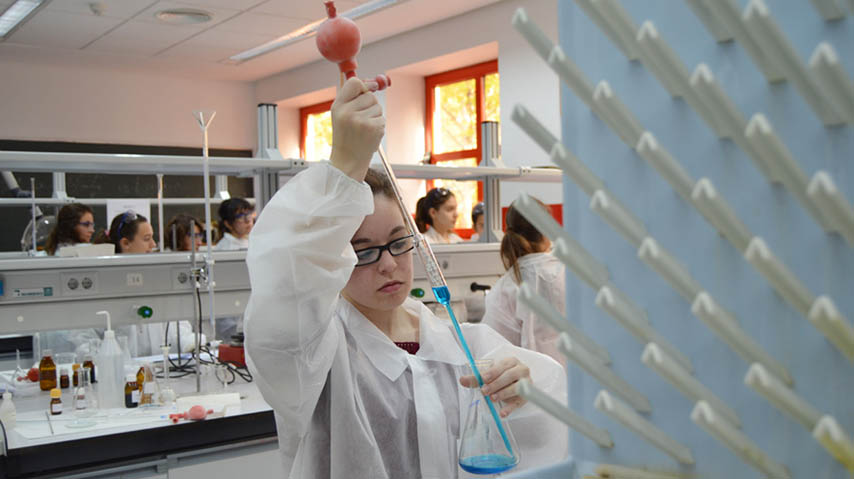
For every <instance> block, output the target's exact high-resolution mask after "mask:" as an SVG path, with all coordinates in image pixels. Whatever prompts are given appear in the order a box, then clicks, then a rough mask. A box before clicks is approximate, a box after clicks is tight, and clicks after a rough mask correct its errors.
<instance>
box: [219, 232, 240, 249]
mask: <svg viewBox="0 0 854 479" xmlns="http://www.w3.org/2000/svg"><path fill="white" fill-rule="evenodd" d="M248 247H249V238H238V237H236V236H234V235H233V234H231V233H228V232H226V233H225V234H224V235H222V238H220V240H219V241H217V243H216V244H215V245H214V247H213V249H214V251H233V250H237V249H246V248H248Z"/></svg>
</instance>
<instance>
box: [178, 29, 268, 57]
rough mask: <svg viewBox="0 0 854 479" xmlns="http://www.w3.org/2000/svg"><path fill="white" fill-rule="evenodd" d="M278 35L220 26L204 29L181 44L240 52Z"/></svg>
mask: <svg viewBox="0 0 854 479" xmlns="http://www.w3.org/2000/svg"><path fill="white" fill-rule="evenodd" d="M274 38H278V35H256V34H251V33H249V34H247V33H238V32H229V31H223V30H222V29H221V27H220V26H217V27H216V28H212V29H210V30H206V31H204V32H202V33H200V34H198V35H196V36H195V37H193V38H190V39H189V40H187V41H186V42H184V43H183V44H186V45H190V46H199V47H206V48H232V49H235V50H237V52H238V53H239V52H242V51H243V50H247V49H249V48H252V47H255V46H258V45H261V44H263V43H267V42H269V41H270V40H273V39H274Z"/></svg>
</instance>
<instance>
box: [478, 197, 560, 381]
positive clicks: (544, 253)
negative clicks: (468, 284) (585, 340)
mask: <svg viewBox="0 0 854 479" xmlns="http://www.w3.org/2000/svg"><path fill="white" fill-rule="evenodd" d="M537 201H538V202H539V203H540V205H541V206H542V207H543V208H545V209H547V207H546V205H545V204H544V203H543V202H542V201H539V200H537ZM506 223H507V229H506V230H505V232H504V238H502V239H501V260H502V262H503V263H504V267H505V268H506V269H507V272H506V273H505V274H504V275H503V276H502V277H501V278H500V279H499V280H498V281H497V282H496V283H495V284H494V285H493V286H492V289H490V291H489V293H487V295H486V310H485V311H484V322H485V323H486V324H488V325H489V326H491V327H492V328H493V329H495V330H496V331H498V332H499V333H501V335H502V336H504V337H505V338H507V340H508V341H510V342H511V343H513V344H515V345H517V346H521V347H523V348H526V349H532V350H534V351H539V352H541V353H543V354H547V355H549V356H551V357H552V358H554V359H555V360H556V361H558V362H559V363H561V364H562V365H564V366H566V358H565V357H564V355H563V354H562V353H561V352H560V351H559V350H558V349H557V340H558V334H559V333H558V331H556V330H555V329H554V328H552V327H551V326H550V325H549V324H548V323H546V322H545V321H543V320H541V319H540V318H539V317H538V316H537V314H536V313H534V312H533V311H531V310H530V309H529V308H528V307H527V306H525V305H524V304H522V303H521V302H520V301H519V300H518V296H519V285H520V284H521V283H526V284H528V285H530V287H531V288H532V289H533V290H534V291H535V292H536V293H537V294H538V295H540V296H542V297H543V298H545V299H546V300H548V301H549V302H550V303H551V304H552V305H554V307H555V309H557V310H558V311H559V312H560V313H561V314H564V315H565V314H566V300H565V281H566V280H565V269H564V266H563V263H561V262H560V260H558V259H557V258H555V257H554V256H553V255H552V254H551V253H550V252H549V250H550V249H551V242H550V241H549V239H548V238H546V237H545V236H544V235H543V234H542V233H540V231H539V230H537V228H535V227H534V226H533V225H532V224H531V223H529V222H528V220H526V219H525V217H524V216H522V215H521V214H520V213H519V211H518V210H517V209H516V208H515V207H514V206H513V205H512V204H511V205H510V207H509V208H508V209H507V216H506Z"/></svg>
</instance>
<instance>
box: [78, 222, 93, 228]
mask: <svg viewBox="0 0 854 479" xmlns="http://www.w3.org/2000/svg"><path fill="white" fill-rule="evenodd" d="M77 224H78V225H80V226H82V227H84V228H86V229H92V230H93V229H95V222H94V221H80V222H78V223H77Z"/></svg>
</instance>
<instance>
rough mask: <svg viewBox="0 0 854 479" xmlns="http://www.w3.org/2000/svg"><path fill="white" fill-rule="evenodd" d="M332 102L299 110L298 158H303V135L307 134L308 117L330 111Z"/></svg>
mask: <svg viewBox="0 0 854 479" xmlns="http://www.w3.org/2000/svg"><path fill="white" fill-rule="evenodd" d="M333 101H334V100H329V101H325V102H323V103H317V104H314V105H309V106H304V107H302V108H300V109H299V156H300V158H305V135H306V134H307V132H308V116H309V115H316V114H318V113H323V112H326V111H329V110H331V109H332V102H333Z"/></svg>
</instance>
